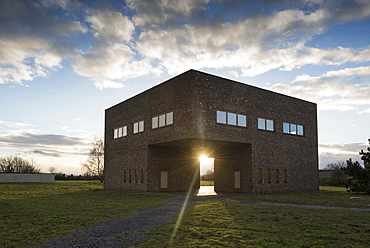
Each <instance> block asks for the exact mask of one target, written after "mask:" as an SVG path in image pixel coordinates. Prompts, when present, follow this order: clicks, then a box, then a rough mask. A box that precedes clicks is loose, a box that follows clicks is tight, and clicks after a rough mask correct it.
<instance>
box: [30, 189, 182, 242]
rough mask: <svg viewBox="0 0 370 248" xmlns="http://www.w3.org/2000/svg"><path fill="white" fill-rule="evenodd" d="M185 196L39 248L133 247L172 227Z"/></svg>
mask: <svg viewBox="0 0 370 248" xmlns="http://www.w3.org/2000/svg"><path fill="white" fill-rule="evenodd" d="M184 199H185V196H178V197H175V198H171V199H170V200H168V201H166V202H165V203H163V204H161V205H160V206H157V207H154V208H146V209H142V210H139V211H136V212H134V213H133V214H132V215H130V216H126V217H122V218H118V219H113V220H109V221H105V222H102V223H101V224H99V225H97V226H94V227H91V228H88V229H83V230H79V231H76V232H75V233H73V234H71V235H68V236H62V237H58V238H56V239H54V240H51V241H49V242H48V243H46V244H42V245H39V246H37V247H129V246H132V245H133V244H134V243H136V242H138V241H142V240H145V239H146V238H147V235H148V234H149V230H151V229H154V228H156V227H158V226H159V225H162V224H166V223H169V222H170V221H171V217H173V216H176V215H177V214H178V213H179V212H180V210H181V207H182V204H183V202H184Z"/></svg>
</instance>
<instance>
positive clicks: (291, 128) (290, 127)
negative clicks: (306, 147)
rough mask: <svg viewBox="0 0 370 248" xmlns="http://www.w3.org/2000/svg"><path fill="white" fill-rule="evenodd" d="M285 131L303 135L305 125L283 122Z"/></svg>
mask: <svg viewBox="0 0 370 248" xmlns="http://www.w3.org/2000/svg"><path fill="white" fill-rule="evenodd" d="M283 133H286V134H292V135H299V136H303V125H297V124H291V123H287V122H283Z"/></svg>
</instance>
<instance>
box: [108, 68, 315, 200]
mask: <svg viewBox="0 0 370 248" xmlns="http://www.w3.org/2000/svg"><path fill="white" fill-rule="evenodd" d="M203 154H204V155H207V156H208V157H210V158H214V173H215V182H214V183H215V191H216V192H251V193H258V192H288V191H303V190H317V189H318V139H317V109H316V104H314V103H311V102H307V101H304V100H300V99H297V98H293V97H290V96H286V95H282V94H279V93H274V92H271V91H268V90H264V89H260V88H257V87H253V86H249V85H246V84H243V83H239V82H235V81H232V80H229V79H225V78H221V77H217V76H214V75H210V74H206V73H203V72H199V71H195V70H190V71H187V72H185V73H183V74H181V75H179V76H177V77H174V78H172V79H170V80H168V81H166V82H164V83H162V84H159V85H157V86H155V87H153V88H151V89H149V90H147V91H144V92H142V93H140V94H138V95H136V96H134V97H132V98H130V99H128V100H126V101H123V102H121V103H119V104H117V105H115V106H113V107H111V108H109V109H107V110H106V112H105V182H104V187H105V188H106V189H121V190H129V191H187V190H188V189H189V187H194V188H197V187H199V178H200V177H199V164H200V162H199V156H200V155H203Z"/></svg>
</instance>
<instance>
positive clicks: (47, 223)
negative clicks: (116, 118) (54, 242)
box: [0, 181, 170, 247]
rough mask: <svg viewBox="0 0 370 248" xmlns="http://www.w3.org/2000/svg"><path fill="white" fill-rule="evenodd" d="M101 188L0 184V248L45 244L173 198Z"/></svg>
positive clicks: (65, 184) (96, 184)
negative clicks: (52, 238)
mask: <svg viewBox="0 0 370 248" xmlns="http://www.w3.org/2000/svg"><path fill="white" fill-rule="evenodd" d="M102 187H103V186H102V184H101V183H99V182H97V181H90V182H89V181H56V182H55V183H39V184H37V183H21V184H19V183H17V184H0V217H1V218H0V230H1V231H0V233H1V238H0V247H25V246H29V245H32V244H35V243H38V242H43V241H46V240H48V239H50V238H51V237H54V236H58V235H64V234H68V233H71V232H73V231H74V230H76V229H80V228H84V227H88V226H91V225H93V224H97V223H99V222H101V221H104V220H108V219H111V218H114V217H118V216H124V215H128V214H130V213H131V212H133V211H134V210H137V209H139V208H143V207H150V206H154V205H156V204H159V203H161V202H163V201H164V200H166V199H168V198H169V197H170V196H165V195H158V194H145V193H141V194H140V193H128V192H121V191H106V190H103V189H102Z"/></svg>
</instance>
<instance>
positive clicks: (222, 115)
mask: <svg viewBox="0 0 370 248" xmlns="http://www.w3.org/2000/svg"><path fill="white" fill-rule="evenodd" d="M217 123H222V124H226V112H224V111H219V110H217Z"/></svg>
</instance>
